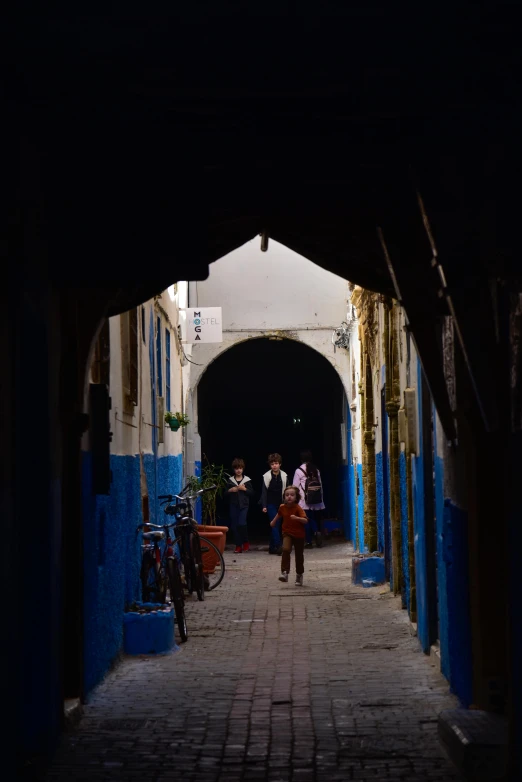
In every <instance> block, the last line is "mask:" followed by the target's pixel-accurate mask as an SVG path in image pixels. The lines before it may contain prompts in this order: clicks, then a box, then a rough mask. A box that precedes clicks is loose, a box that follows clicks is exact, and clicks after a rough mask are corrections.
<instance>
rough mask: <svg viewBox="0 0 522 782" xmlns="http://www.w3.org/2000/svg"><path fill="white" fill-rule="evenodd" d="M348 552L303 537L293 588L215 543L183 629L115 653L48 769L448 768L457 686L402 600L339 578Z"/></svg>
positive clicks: (288, 777)
mask: <svg viewBox="0 0 522 782" xmlns="http://www.w3.org/2000/svg"><path fill="white" fill-rule="evenodd" d="M352 551H353V549H352V547H351V546H350V545H348V544H346V543H344V542H342V543H341V542H339V543H330V544H329V545H328V546H325V547H324V548H323V549H319V550H318V549H313V550H312V551H306V559H305V585H304V587H302V588H301V587H296V586H294V583H293V582H294V577H295V574H294V573H293V572H292V573H291V578H290V581H289V583H288V584H281V583H280V582H279V581H278V580H277V575H278V568H279V563H280V560H279V558H278V557H276V556H269V555H268V554H267V553H266V552H264V551H263V552H261V551H255V550H254V551H251V552H249V553H247V554H241V555H237V556H236V555H234V554H233V553H232V552H228V551H227V553H226V560H227V568H228V570H227V574H226V576H225V580H224V582H223V584H222V586H220V587H219V588H218V589H217V590H216V591H215V592H213V593H211V594H210V595H209V596H208V597H207V600H206V601H205V602H204V603H196V602H195V603H190V604H189V605H188V612H187V614H188V617H187V619H188V625H189V633H190V637H189V641H188V643H186V644H185V645H184V646H183V647H182V648H181V649H180V651H178V652H176V653H175V654H170V655H167V656H163V657H156V658H150V657H148V658H126V659H124V661H123V663H122V664H120V665H119V666H118V667H117V668H116V669H115V670H114V671H113V672H112V673H111V674H110V675H109V676H108V677H107V679H106V680H105V681H104V682H103V684H102V685H101V686H100V687H99V688H98V689H97V690H96V691H95V693H94V694H93V696H92V698H91V701H90V703H89V704H88V705H87V706H86V707H85V713H84V717H83V720H82V722H81V723H80V725H79V727H78V728H76V729H75V730H74V731H73V732H71V733H67V734H66V735H65V736H64V737H63V740H62V744H61V747H60V749H59V751H58V754H57V756H56V759H55V762H54V764H53V766H52V768H51V769H50V770H49V772H48V774H47V777H46V780H47V781H48V782H51V780H53V781H54V780H80V779H81V780H102V779H103V780H135V779H141V780H150V781H151V782H152V781H154V782H167V780H181V779H183V780H187V782H189V780H198V782H218V781H219V782H225V780H227V782H235V781H237V782H240V781H241V782H243V780H245V781H246V780H256V779H259V780H270V781H271V782H278V781H279V782H287V781H288V782H297V781H298V780H311V781H314V782H315V780H321V781H322V780H325V782H326V781H327V782H335V781H336V780H387V779H393V780H418V781H419V782H420V781H421V780H426V779H430V780H441V782H442V780H444V782H448V781H449V780H457V779H460V777H459V775H458V774H457V773H456V772H455V771H454V770H453V767H452V766H451V764H450V763H449V761H448V760H446V758H445V756H444V755H443V753H442V750H441V749H440V748H439V744H438V741H437V724H436V720H437V714H438V713H439V712H440V711H441V710H442V709H445V708H454V707H455V706H456V705H457V703H456V700H455V699H454V698H453V696H451V695H450V694H449V691H448V685H447V682H446V681H445V679H444V678H443V677H442V675H441V674H440V672H439V671H438V670H437V667H436V666H435V664H434V661H433V660H431V659H430V658H428V657H426V656H425V655H424V654H422V652H421V651H420V650H419V647H418V643H417V639H416V638H414V637H412V635H411V632H410V625H409V622H408V617H407V614H406V612H405V611H401V610H400V607H399V601H398V600H397V599H395V598H394V597H393V596H392V595H391V594H390V593H389V591H385V587H374V588H371V589H361V588H358V587H352V586H351V583H350V570H351V567H350V565H351V555H352ZM381 593H384V594H381Z"/></svg>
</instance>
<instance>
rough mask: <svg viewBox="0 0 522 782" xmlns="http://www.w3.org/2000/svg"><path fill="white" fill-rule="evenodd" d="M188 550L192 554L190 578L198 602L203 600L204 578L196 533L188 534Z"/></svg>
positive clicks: (199, 544)
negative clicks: (191, 578)
mask: <svg viewBox="0 0 522 782" xmlns="http://www.w3.org/2000/svg"><path fill="white" fill-rule="evenodd" d="M190 550H191V552H192V563H191V569H192V576H193V579H194V580H193V583H194V588H195V590H196V594H197V596H198V600H204V599H205V577H204V573H203V558H202V554H201V543H200V542H199V535H198V534H197V533H196V532H191V533H190Z"/></svg>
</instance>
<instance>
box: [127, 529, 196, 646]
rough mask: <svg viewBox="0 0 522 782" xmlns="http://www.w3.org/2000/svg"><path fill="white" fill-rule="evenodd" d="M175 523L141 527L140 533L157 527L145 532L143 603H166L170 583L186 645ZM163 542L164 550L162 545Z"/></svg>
mask: <svg viewBox="0 0 522 782" xmlns="http://www.w3.org/2000/svg"><path fill="white" fill-rule="evenodd" d="M175 524H176V522H171V523H170V524H163V525H162V524H151V523H150V522H147V523H145V524H139V525H138V527H137V531H139V530H140V529H141V530H142V529H143V527H154V529H153V530H148V531H146V532H143V540H144V541H145V542H144V543H143V544H142V557H141V570H140V579H141V596H142V600H143V602H144V603H164V602H165V601H166V599H167V582H168V585H169V590H170V599H171V602H172V604H173V605H174V613H175V615H176V623H177V625H178V630H179V635H180V638H181V640H182V641H183V642H185V641H186V640H187V639H188V632H187V622H186V619H185V596H184V594H183V584H182V581H181V574H180V572H179V562H178V559H177V557H176V556H175V554H174V541H173V540H172V538H171V536H170V530H171V529H172V527H174V526H175ZM163 541H164V544H165V545H164V546H163V550H162V548H161V546H160V543H161V542H163Z"/></svg>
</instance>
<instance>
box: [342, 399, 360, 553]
mask: <svg viewBox="0 0 522 782" xmlns="http://www.w3.org/2000/svg"><path fill="white" fill-rule="evenodd" d="M344 409H345V417H346V461H347V464H346V465H344V467H343V468H342V469H343V503H342V508H343V519H344V536H345V538H346V540H350V541H352V542H353V544H354V545H355V503H356V501H357V498H356V496H355V470H354V466H353V464H352V414H351V411H350V408H349V406H348V402H347V401H346V400H345V408H344Z"/></svg>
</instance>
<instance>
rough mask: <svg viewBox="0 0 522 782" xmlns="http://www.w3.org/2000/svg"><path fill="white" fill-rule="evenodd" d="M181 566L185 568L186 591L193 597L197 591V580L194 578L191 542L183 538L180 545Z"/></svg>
mask: <svg viewBox="0 0 522 782" xmlns="http://www.w3.org/2000/svg"><path fill="white" fill-rule="evenodd" d="M180 552H181V564H182V566H183V576H184V579H185V589H186V590H187V592H188V593H189V595H191V594H192V593H193V591H194V589H195V585H196V580H195V578H194V568H193V563H192V549H191V544H190V540H187V538H186V537H184V538H183V540H182V541H181V545H180Z"/></svg>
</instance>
